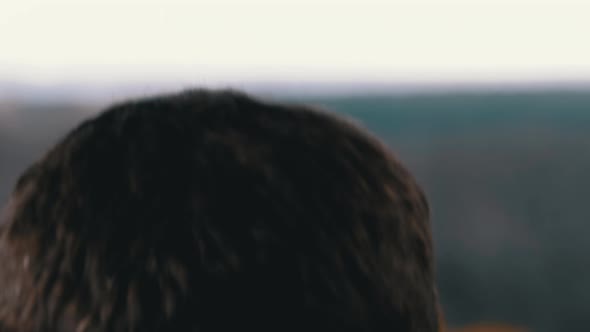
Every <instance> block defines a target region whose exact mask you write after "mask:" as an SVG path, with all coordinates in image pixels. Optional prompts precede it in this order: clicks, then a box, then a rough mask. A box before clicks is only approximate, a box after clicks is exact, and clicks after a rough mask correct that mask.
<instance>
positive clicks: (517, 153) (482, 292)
mask: <svg viewBox="0 0 590 332" xmlns="http://www.w3.org/2000/svg"><path fill="white" fill-rule="evenodd" d="M588 35H590V3H587V2H584V1H568V0H559V1H558V0H555V1H542V0H539V1H520V0H512V1H504V0H495V1H493V2H492V1H483V0H482V1H478V0H471V1H453V0H438V1H434V0H432V1H425V0H413V1H395V0H390V1H375V0H364V1H361V0H358V1H351V0H350V1H347V0H339V1H327V0H325V1H322V0H314V1H311V0H298V1H279V0H275V1H250V0H243V1H238V0H236V1H228V0H217V1H177V0H143V1H133V0H118V1H113V0H102V1H98V0H96V1H91V0H88V1H83V0H77V1H49V0H45V1H42V0H38V1H34V0H3V1H2V2H0V204H3V203H4V202H6V200H7V198H8V195H9V193H10V191H11V189H12V186H13V185H14V182H15V180H16V178H17V176H18V175H19V173H20V172H22V170H23V169H24V168H25V167H26V166H27V165H28V164H30V163H31V162H32V161H34V160H35V159H37V158H39V157H40V156H41V155H42V154H43V153H44V151H45V150H46V149H47V148H48V147H49V146H51V145H52V144H53V143H55V142H56V140H57V139H58V138H59V137H61V136H62V135H64V134H65V133H66V132H67V131H68V130H69V129H71V128H72V126H74V125H75V124H77V123H78V122H79V121H81V120H82V119H85V118H87V117H89V116H91V115H92V114H95V113H96V112H98V111H100V110H101V108H103V107H105V106H106V105H108V104H110V103H112V102H115V101H120V100H123V99H125V98H128V97H141V96H146V95H151V94H154V93H162V92H171V91H178V90H180V89H185V88H190V87H210V88H217V87H232V88H237V89H242V90H246V91H248V92H251V93H254V94H256V95H259V96H265V97H268V98H272V99H275V100H284V101H299V102H301V101H303V102H306V103H310V104H314V105H318V106H321V107H324V108H328V109H331V110H333V111H334V112H338V113H342V114H346V115H349V116H351V117H353V118H355V119H357V120H358V121H359V122H361V123H363V124H364V125H365V126H366V127H367V128H369V129H370V130H372V131H373V132H374V133H376V134H377V135H378V136H380V137H381V138H382V139H383V140H384V141H385V142H387V144H389V146H390V147H391V148H392V149H393V150H394V151H395V152H396V154H397V155H398V156H399V157H400V158H401V159H402V160H403V161H404V162H405V164H406V165H407V166H408V167H409V168H410V169H411V170H412V171H413V172H414V174H415V175H416V177H417V178H418V180H419V182H420V183H421V184H422V185H423V187H424V188H425V190H426V192H427V194H428V197H429V199H430V202H431V205H432V211H433V219H432V223H433V228H434V238H435V242H436V255H437V268H438V280H439V286H440V291H441V298H442V303H443V307H444V310H445V313H446V319H447V320H448V322H449V324H450V325H451V326H462V325H466V324H470V323H475V322H506V323H510V324H515V325H521V326H526V327H528V328H530V329H531V330H532V331H540V332H543V331H586V330H587V326H588V325H589V324H590V316H589V315H588V312H589V309H590V308H589V306H590V304H589V303H590V283H588V280H590V260H588V258H587V253H588V252H589V250H590V241H588V240H587V235H588V232H589V231H590V226H588V225H586V222H588V221H590V209H589V208H588V206H587V202H586V199H588V198H589V197H590V175H589V171H590V44H589V43H588V42H587V38H588V37H587V36H588Z"/></svg>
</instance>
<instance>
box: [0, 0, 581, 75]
mask: <svg viewBox="0 0 590 332" xmlns="http://www.w3.org/2000/svg"><path fill="white" fill-rule="evenodd" d="M146 78H149V79H154V78H155V79H170V80H174V79H179V78H185V79H187V78H188V79H192V78H196V79H213V80H221V81H223V80H234V79H246V80H254V81H256V80H267V81H268V80H281V81H298V80H299V81H301V80H306V81H309V80H311V81H323V80H328V81H334V80H336V81H338V80H348V81H350V80H355V79H362V80H365V81H407V80H409V81H442V82H445V81H456V80H476V81H506V80H509V81H519V80H524V81H529V80H540V81H543V80H545V81H546V80H590V1H568V0H555V1H548V0H546V1H543V0H537V1H522V0H521V1H519V0H494V1H483V0H481V1H478V0H470V1H457V0H454V1H453V0H439V1H435V0H431V1H425V0H412V1H395V0H390V1H375V0H358V1H351V0H349V1H347V0H338V1H327V0H324V1H322V0H297V1H280V0H273V1H260V0H259V1H248V0H242V1H239V0H235V1H228V0H216V1H194V0H193V1H177V0H176V1H175V0H151V1H150V0H142V1H138V0H137V1H134V0H127V1H125V0H96V1H94V0H86V1H84V0H75V1H73V0H72V1H63V0H62V1H50V0H0V80H2V79H3V80H20V81H27V82H37V81H38V82H58V81H68V80H86V81H97V80H99V81H100V80H106V81H108V80H127V79H140V80H141V79H146Z"/></svg>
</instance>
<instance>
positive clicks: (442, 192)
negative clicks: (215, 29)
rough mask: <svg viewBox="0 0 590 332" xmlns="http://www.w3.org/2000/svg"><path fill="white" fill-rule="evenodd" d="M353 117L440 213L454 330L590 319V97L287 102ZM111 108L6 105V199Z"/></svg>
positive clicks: (0, 121) (444, 290) (2, 146)
mask: <svg viewBox="0 0 590 332" xmlns="http://www.w3.org/2000/svg"><path fill="white" fill-rule="evenodd" d="M274 98H275V99H277V98H278V99H282V100H288V101H297V102H305V103H311V104H314V105H318V106H321V107H324V108H327V109H330V110H333V111H335V112H339V113H342V114H346V115H349V116H351V117H353V118H355V119H356V120H357V121H359V122H361V123H362V124H363V125H364V126H365V127H367V128H369V129H370V130H371V131H373V132H374V133H376V134H377V135H378V136H379V137H381V138H382V139H383V140H385V141H386V142H387V144H389V146H391V148H392V149H393V150H394V151H395V152H396V154H397V155H398V156H399V157H400V158H401V159H402V160H403V161H404V163H405V164H406V165H407V166H408V167H409V168H410V169H411V171H413V173H414V174H415V175H416V177H417V178H418V180H419V182H420V183H421V184H422V185H423V187H424V188H425V190H426V192H427V194H428V197H429V200H430V203H431V207H432V214H433V215H432V223H433V229H434V238H435V242H436V250H437V252H436V253H437V268H438V280H439V286H440V290H441V298H442V302H443V307H444V310H445V316H446V319H447V321H448V322H449V324H450V325H451V326H460V325H465V324H469V323H473V322H479V321H500V322H507V323H512V324H516V325H523V326H527V327H529V328H531V330H532V331H540V332H544V331H583V330H586V329H584V328H582V327H584V326H587V325H589V324H590V316H589V315H588V311H589V310H590V304H589V303H590V283H589V282H588V281H589V280H590V260H588V258H586V254H587V253H588V252H589V251H590V241H588V240H587V238H586V236H588V234H589V233H587V231H590V226H588V228H587V226H585V225H586V224H585V222H588V221H590V209H589V208H588V206H587V205H586V204H587V203H586V199H588V198H590V174H589V172H590V90H588V91H531V92H526V91H519V92H514V91H513V92H510V91H505V92H494V93H491V92H489V93H484V92H474V91H470V92H454V93H434V94H414V95H388V94H384V93H383V94H371V95H366V96H330V95H326V96H320V95H317V94H316V95H314V96H313V97H310V96H307V97H306V96H301V97H295V96H292V95H290V96H289V97H283V98H280V97H276V96H274ZM103 106H104V104H101V103H89V104H80V103H73V102H68V100H63V102H62V101H59V100H53V101H52V102H51V103H47V102H35V101H30V102H22V101H14V100H3V101H0V203H2V202H5V201H6V199H7V197H8V195H9V192H10V190H11V187H12V186H13V184H14V181H15V180H16V177H17V175H18V174H19V173H20V172H21V171H22V170H23V169H24V167H25V166H26V165H28V164H29V163H31V162H32V161H34V160H35V159H36V158H38V157H39V156H40V155H41V154H42V153H43V152H44V151H45V149H47V148H48V147H49V146H50V145H51V144H53V143H54V142H55V141H56V140H57V139H58V138H59V137H60V136H62V135H63V134H64V133H65V132H66V131H67V130H68V129H70V128H71V127H72V126H74V125H75V124H76V123H78V122H79V121H80V120H81V119H84V118H87V117H88V116H89V115H90V114H92V113H95V112H96V111H98V110H99V109H100V108H101V107H103Z"/></svg>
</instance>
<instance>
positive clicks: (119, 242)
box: [0, 90, 437, 332]
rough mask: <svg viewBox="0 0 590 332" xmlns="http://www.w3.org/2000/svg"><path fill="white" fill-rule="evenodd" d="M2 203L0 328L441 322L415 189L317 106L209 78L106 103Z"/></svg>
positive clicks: (429, 329)
mask: <svg viewBox="0 0 590 332" xmlns="http://www.w3.org/2000/svg"><path fill="white" fill-rule="evenodd" d="M8 210H9V211H8V214H9V215H8V216H7V217H6V219H7V221H6V225H5V226H6V229H5V230H4V231H3V236H2V246H4V247H5V248H6V249H4V250H3V252H4V256H5V257H4V258H2V259H3V261H4V262H3V263H2V266H3V267H4V268H2V270H1V272H0V274H1V276H0V282H3V283H4V284H5V286H2V287H3V289H2V290H0V292H4V293H5V294H4V295H3V296H0V306H2V307H0V322H2V323H0V325H1V324H4V325H5V328H6V329H8V328H10V327H11V326H12V327H13V328H14V329H15V330H16V331H43V332H52V331H60V332H61V331H76V332H78V331H105V332H106V331H148V332H149V331H199V332H209V331H236V330H237V329H240V330H248V331H249V330H253V331H309V330H318V331H320V330H321V331H375V332H377V331H388V332H392V331H396V332H417V331H420V332H433V331H436V330H437V295H436V287H435V280H434V271H433V270H434V268H433V252H432V250H433V249H432V241H431V233H430V224H429V211H428V205H427V201H426V199H425V197H424V194H423V192H422V191H421V189H420V188H419V186H418V185H417V184H416V182H415V180H414V178H413V177H412V176H411V174H410V173H409V172H408V171H407V170H406V169H405V168H404V167H403V166H402V165H401V164H400V163H399V162H398V161H397V160H396V159H395V158H394V157H393V156H392V155H391V154H390V152H388V150H387V148H386V147H385V146H384V145H383V144H382V143H380V142H379V141H378V140H376V139H375V138H373V137H372V136H370V135H369V134H367V133H366V132H365V131H364V130H362V129H360V127H358V126H357V125H355V124H352V123H351V122H350V121H348V120H344V119H342V118H340V117H336V116H334V115H330V114H328V113H325V112H322V111H318V110H314V109H312V108H310V107H307V106H301V105H287V104H278V103H270V102H262V101H258V100H256V99H253V98H251V97H249V96H247V95H245V94H242V93H238V92H235V91H207V90H193V91H186V92H183V93H179V94H175V95H166V96H158V97H153V98H146V99H141V100H135V101H129V102H126V103H122V104H119V105H115V106H112V107H110V108H109V109H107V110H106V111H105V112H103V113H102V114H100V115H98V116H97V117H95V118H93V119H91V120H88V121H86V122H84V123H82V124H81V125H80V126H79V127H77V128H76V129H75V130H73V131H72V132H71V133H70V134H69V135H67V136H66V137H65V138H64V139H63V140H62V141H61V142H59V144H57V145H56V146H55V147H54V148H53V149H51V150H50V151H49V152H48V153H47V154H46V155H45V156H44V157H43V158H42V159H41V160H40V161H39V162H37V163H36V164H34V165H33V166H31V167H30V168H29V169H28V170H27V171H26V172H25V174H24V175H23V176H22V177H21V179H20V180H19V181H18V183H17V185H16V188H15V190H14V193H13V196H12V205H11V207H10V208H8ZM9 267H11V268H9ZM9 290H10V292H9ZM11 294H12V295H11ZM2 297H4V298H5V300H4V301H3V300H2Z"/></svg>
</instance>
